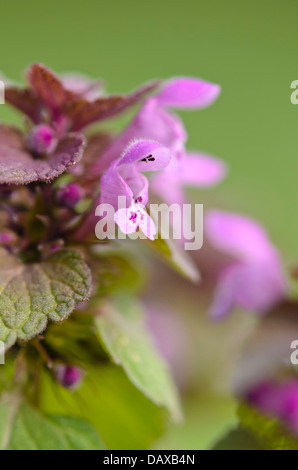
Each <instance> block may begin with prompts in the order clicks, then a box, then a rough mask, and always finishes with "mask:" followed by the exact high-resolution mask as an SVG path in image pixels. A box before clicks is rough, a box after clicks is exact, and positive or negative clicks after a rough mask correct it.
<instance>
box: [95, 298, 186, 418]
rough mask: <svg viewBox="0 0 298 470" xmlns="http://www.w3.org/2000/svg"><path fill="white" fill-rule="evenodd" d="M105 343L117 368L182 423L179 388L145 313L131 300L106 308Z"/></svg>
mask: <svg viewBox="0 0 298 470" xmlns="http://www.w3.org/2000/svg"><path fill="white" fill-rule="evenodd" d="M96 324H97V328H98V332H99V335H100V338H101V340H102V341H103V343H104V345H105V347H106V348H107V350H108V352H109V353H110V355H111V357H112V358H113V360H114V361H115V363H116V364H119V365H121V366H122V367H123V369H124V370H125V372H126V374H127V376H128V377H129V379H130V380H131V381H132V383H133V384H134V385H135V386H136V387H137V388H138V389H139V390H141V391H142V392H143V393H144V395H146V396H147V397H148V398H149V399H150V400H151V401H152V402H153V403H155V404H156V405H158V406H164V407H166V408H167V409H168V411H169V412H170V413H171V415H172V416H173V418H174V419H175V420H177V421H178V420H180V418H181V409H180V403H179V398H178V394H177V391H176V387H175V385H174V383H173V380H172V377H171V375H170V372H169V370H168V368H167V366H166V364H165V363H164V361H163V360H162V359H161V358H160V357H159V355H158V354H157V352H156V350H155V348H154V346H153V344H152V341H151V338H150V337H149V335H148V333H147V331H146V328H145V325H144V322H143V318H142V315H141V312H140V310H139V308H138V307H136V305H135V304H132V303H131V302H130V300H128V299H127V298H123V297H121V298H120V299H119V300H118V302H117V303H116V302H115V303H114V304H113V305H112V304H106V305H105V306H104V307H102V310H101V312H100V314H99V315H98V317H97V319H96Z"/></svg>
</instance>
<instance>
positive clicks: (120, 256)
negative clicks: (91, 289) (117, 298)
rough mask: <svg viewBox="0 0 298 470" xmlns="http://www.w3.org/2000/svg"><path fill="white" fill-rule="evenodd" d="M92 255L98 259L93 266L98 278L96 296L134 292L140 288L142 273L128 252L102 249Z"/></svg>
mask: <svg viewBox="0 0 298 470" xmlns="http://www.w3.org/2000/svg"><path fill="white" fill-rule="evenodd" d="M94 255H95V256H96V260H97V261H98V263H97V265H96V267H95V273H96V275H97V278H98V282H97V287H96V294H97V296H99V297H104V296H106V295H110V294H115V293H117V294H119V293H127V292H135V291H136V290H138V289H139V288H140V286H141V284H142V275H141V273H140V269H138V268H137V266H135V265H134V263H133V260H132V257H131V256H129V254H127V253H125V252H122V251H120V250H118V251H116V250H114V251H112V250H103V249H102V250H100V251H98V252H95V253H94Z"/></svg>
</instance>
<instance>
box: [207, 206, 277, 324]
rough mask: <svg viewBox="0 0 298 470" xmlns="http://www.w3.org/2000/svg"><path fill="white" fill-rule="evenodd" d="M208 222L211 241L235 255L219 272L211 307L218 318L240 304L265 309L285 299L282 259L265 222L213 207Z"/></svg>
mask: <svg viewBox="0 0 298 470" xmlns="http://www.w3.org/2000/svg"><path fill="white" fill-rule="evenodd" d="M205 226H206V234H207V237H208V240H209V241H210V243H211V245H213V246H214V247H215V248H216V249H217V250H219V251H221V252H223V253H225V254H227V255H230V256H232V257H233V258H234V261H232V262H231V263H229V264H228V265H227V266H226V268H225V269H224V270H223V271H222V272H221V273H220V275H219V284H218V287H217V289H216V292H215V298H214V301H213V304H212V306H211V308H210V315H211V316H212V317H213V318H214V319H221V318H224V317H225V316H226V315H227V314H229V313H230V312H231V311H232V310H233V309H234V308H236V307H242V308H245V309H247V310H249V311H253V312H257V313H264V312H266V311H267V310H268V309H270V308H271V307H273V306H274V305H275V304H276V303H277V302H279V301H280V300H282V298H283V297H284V295H285V289H286V286H285V280H284V276H283V272H282V266H281V261H280V258H279V254H278V252H277V250H276V249H275V247H274V246H273V245H272V243H271V242H270V240H269V238H268V236H267V234H266V233H265V231H264V230H263V229H262V227H261V226H259V225H258V224H257V223H256V222H254V221H253V220H251V219H249V218H246V217H243V216H241V215H237V214H231V213H227V212H220V211H210V212H209V213H208V214H207V217H206V221H205Z"/></svg>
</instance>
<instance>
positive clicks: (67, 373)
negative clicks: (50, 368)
mask: <svg viewBox="0 0 298 470" xmlns="http://www.w3.org/2000/svg"><path fill="white" fill-rule="evenodd" d="M55 376H56V379H57V381H58V382H59V383H60V385H62V387H64V388H67V389H68V390H76V389H77V388H78V387H79V386H80V384H81V382H82V378H83V377H82V372H81V370H80V369H78V368H77V367H74V366H66V365H64V364H59V365H57V366H56V367H55Z"/></svg>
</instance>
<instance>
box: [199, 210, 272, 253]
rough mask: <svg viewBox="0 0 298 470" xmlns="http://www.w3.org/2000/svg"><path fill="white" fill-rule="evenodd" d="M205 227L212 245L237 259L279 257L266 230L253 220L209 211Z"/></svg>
mask: <svg viewBox="0 0 298 470" xmlns="http://www.w3.org/2000/svg"><path fill="white" fill-rule="evenodd" d="M205 226H206V233H207V236H208V238H209V240H210V242H211V243H212V245H213V246H215V247H216V248H217V249H219V250H220V251H224V252H226V253H228V254H230V255H233V256H235V257H236V258H238V257H239V258H240V259H244V260H245V259H247V260H251V259H252V260H254V259H257V260H259V259H260V260H263V259H272V258H276V256H277V252H276V250H275V248H274V247H273V245H272V244H271V242H270V240H269V238H268V236H267V234H266V232H265V231H264V229H263V228H262V227H261V226H260V225H259V224H257V223H256V222H255V221H254V220H252V219H249V218H247V217H244V216H242V215H238V214H231V213H228V212H221V211H209V212H208V214H207V217H206V223H205Z"/></svg>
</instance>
